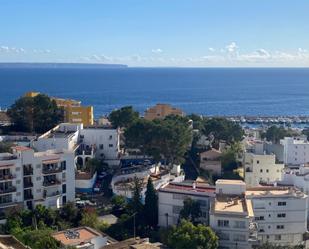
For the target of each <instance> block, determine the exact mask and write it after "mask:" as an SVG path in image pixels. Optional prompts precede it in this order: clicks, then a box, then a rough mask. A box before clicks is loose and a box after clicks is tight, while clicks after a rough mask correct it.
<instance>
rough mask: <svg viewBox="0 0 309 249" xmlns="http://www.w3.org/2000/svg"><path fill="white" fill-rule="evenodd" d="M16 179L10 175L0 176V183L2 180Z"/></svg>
mask: <svg viewBox="0 0 309 249" xmlns="http://www.w3.org/2000/svg"><path fill="white" fill-rule="evenodd" d="M14 178H16V176H14V175H12V174H8V175H0V181H3V180H12V179H14Z"/></svg>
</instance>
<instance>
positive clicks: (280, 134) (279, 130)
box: [261, 125, 299, 143]
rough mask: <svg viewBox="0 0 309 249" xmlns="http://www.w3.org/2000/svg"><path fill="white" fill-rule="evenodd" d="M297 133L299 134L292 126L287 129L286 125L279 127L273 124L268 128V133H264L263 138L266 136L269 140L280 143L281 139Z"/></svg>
mask: <svg viewBox="0 0 309 249" xmlns="http://www.w3.org/2000/svg"><path fill="white" fill-rule="evenodd" d="M295 135H299V134H298V133H297V132H296V131H294V130H292V129H290V128H288V129H285V128H284V127H278V126H276V125H272V126H270V127H269V128H268V129H267V131H266V133H263V134H262V135H261V136H262V138H266V139H267V141H271V142H273V143H279V142H280V139H283V138H284V137H290V136H295Z"/></svg>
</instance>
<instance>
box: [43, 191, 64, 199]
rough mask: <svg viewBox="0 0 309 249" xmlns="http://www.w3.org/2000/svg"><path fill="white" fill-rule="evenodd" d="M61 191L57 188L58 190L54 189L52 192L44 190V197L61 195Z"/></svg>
mask: <svg viewBox="0 0 309 249" xmlns="http://www.w3.org/2000/svg"><path fill="white" fill-rule="evenodd" d="M61 194H62V193H61V191H59V190H57V191H54V192H51V193H48V192H47V191H46V190H45V191H44V193H43V197H44V198H50V197H55V196H59V195H61Z"/></svg>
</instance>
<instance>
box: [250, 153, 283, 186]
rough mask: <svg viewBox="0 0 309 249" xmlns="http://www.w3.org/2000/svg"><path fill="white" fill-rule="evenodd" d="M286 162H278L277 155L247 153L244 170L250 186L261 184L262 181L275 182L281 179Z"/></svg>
mask: <svg viewBox="0 0 309 249" xmlns="http://www.w3.org/2000/svg"><path fill="white" fill-rule="evenodd" d="M283 169H284V164H276V156H275V155H264V154H262V155H257V154H253V153H245V156H244V172H245V182H246V185H247V186H248V187H255V186H259V185H260V183H266V184H270V183H274V182H277V181H280V180H281V177H282V171H283Z"/></svg>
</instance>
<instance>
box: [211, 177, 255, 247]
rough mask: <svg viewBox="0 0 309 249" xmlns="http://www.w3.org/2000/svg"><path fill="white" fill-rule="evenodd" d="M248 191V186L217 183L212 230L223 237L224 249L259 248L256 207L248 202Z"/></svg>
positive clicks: (220, 243) (220, 237)
mask: <svg viewBox="0 0 309 249" xmlns="http://www.w3.org/2000/svg"><path fill="white" fill-rule="evenodd" d="M233 182H234V184H233ZM233 185H234V186H233ZM245 191H246V185H245V183H244V182H242V181H237V180H235V181H234V180H218V181H217V182H216V197H215V199H214V201H213V202H212V205H211V209H210V227H211V228H212V229H213V230H214V231H215V232H216V233H217V235H218V237H219V245H220V248H229V249H233V248H238V249H247V248H252V245H254V244H257V226H256V224H255V223H254V222H253V218H254V213H253V209H252V203H251V200H248V199H246V198H245V195H244V193H245Z"/></svg>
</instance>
